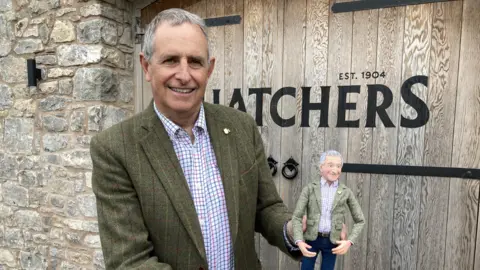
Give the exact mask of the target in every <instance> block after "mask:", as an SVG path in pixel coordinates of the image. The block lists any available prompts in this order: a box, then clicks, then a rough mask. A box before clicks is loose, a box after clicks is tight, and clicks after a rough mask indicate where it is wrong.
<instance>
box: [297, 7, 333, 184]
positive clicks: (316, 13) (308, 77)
mask: <svg viewBox="0 0 480 270" xmlns="http://www.w3.org/2000/svg"><path fill="white" fill-rule="evenodd" d="M329 9H330V6H329V1H328V0H307V32H306V44H307V46H306V55H305V83H304V86H306V87H311V90H310V103H320V102H322V98H321V91H322V90H321V86H325V85H327V61H328V18H329ZM308 113H309V114H310V117H309V122H308V125H309V127H306V128H305V129H304V130H303V145H304V146H305V147H303V153H302V164H301V165H302V167H301V170H302V172H303V173H302V184H303V186H305V185H307V184H308V183H310V182H312V181H318V179H320V177H321V176H320V169H319V167H318V165H319V160H320V154H321V153H322V152H323V151H324V150H325V149H324V145H325V142H324V141H325V134H324V132H325V131H324V129H323V128H319V125H320V116H321V112H320V111H319V110H314V111H313V110H312V111H310V112H308V111H304V110H302V114H308Z"/></svg>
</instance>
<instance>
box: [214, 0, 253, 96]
mask: <svg viewBox="0 0 480 270" xmlns="http://www.w3.org/2000/svg"><path fill="white" fill-rule="evenodd" d="M229 15H240V16H241V17H242V21H241V23H240V24H236V25H228V26H225V47H224V49H225V54H224V57H225V67H224V73H225V75H224V76H225V82H224V83H225V85H224V87H223V89H222V91H221V92H220V93H221V95H223V96H224V100H225V104H226V105H228V104H230V100H231V99H232V94H233V89H235V88H242V96H243V97H244V98H246V97H247V95H248V89H243V87H242V84H243V55H244V53H243V47H244V44H243V41H244V39H243V27H244V25H243V23H244V21H243V0H230V1H225V16H229Z"/></svg>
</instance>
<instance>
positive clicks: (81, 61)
mask: <svg viewBox="0 0 480 270" xmlns="http://www.w3.org/2000/svg"><path fill="white" fill-rule="evenodd" d="M57 58H58V64H59V65H60V66H78V65H85V64H93V63H99V62H100V61H101V60H102V46H101V45H60V46H58V47H57Z"/></svg>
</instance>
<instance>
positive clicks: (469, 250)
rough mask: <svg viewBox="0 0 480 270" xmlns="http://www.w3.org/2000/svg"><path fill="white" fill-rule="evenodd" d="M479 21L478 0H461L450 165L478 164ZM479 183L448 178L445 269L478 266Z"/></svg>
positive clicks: (478, 267) (479, 3)
mask: <svg viewBox="0 0 480 270" xmlns="http://www.w3.org/2000/svg"><path fill="white" fill-rule="evenodd" d="M479 22H480V2H479V1H477V0H464V1H463V16H462V32H461V33H462V34H461V46H460V64H459V70H458V93H457V106H456V112H455V131H454V142H453V159H452V166H453V167H468V168H480V151H478V149H480V121H479V119H480V76H478V74H479V73H478V71H480V61H479V58H478V56H479V55H480V34H479V30H478V29H479ZM479 185H480V181H477V180H460V179H456V180H451V181H450V200H449V205H448V210H449V211H448V223H447V244H446V250H448V251H449V252H447V254H446V256H445V269H480V262H479V257H478V253H479V251H478V249H479V248H480V245H479V242H480V240H479V234H477V233H476V232H477V231H478V227H479V216H478V211H479ZM475 244H477V245H476V247H475ZM475 250H476V253H475Z"/></svg>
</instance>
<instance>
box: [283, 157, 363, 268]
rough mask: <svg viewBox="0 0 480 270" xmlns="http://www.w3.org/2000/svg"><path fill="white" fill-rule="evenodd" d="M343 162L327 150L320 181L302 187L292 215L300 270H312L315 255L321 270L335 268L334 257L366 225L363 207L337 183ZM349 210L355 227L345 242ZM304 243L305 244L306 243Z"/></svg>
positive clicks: (341, 251) (321, 167)
mask: <svg viewBox="0 0 480 270" xmlns="http://www.w3.org/2000/svg"><path fill="white" fill-rule="evenodd" d="M342 166H343V160H342V156H341V154H340V153H339V152H337V151H334V150H330V151H327V152H324V153H322V155H321V156H320V174H321V176H322V177H321V179H320V181H318V180H316V181H314V182H312V183H310V184H308V185H307V186H306V187H304V188H303V190H302V193H301V194H300V198H299V199H298V202H297V206H296V208H295V211H294V212H293V219H292V223H293V237H294V239H295V243H296V244H297V245H298V247H299V248H300V251H301V252H302V254H303V256H304V257H303V259H302V268H301V269H302V270H310V269H312V270H313V269H314V266H315V261H316V259H317V256H318V252H321V253H322V265H321V270H333V269H334V268H335V261H336V255H337V254H339V255H343V254H345V253H347V251H348V249H349V248H350V246H351V245H353V243H354V242H355V240H356V238H357V237H358V235H359V234H360V232H361V231H362V228H363V226H364V225H365V218H364V217H363V212H362V208H361V207H360V204H359V203H358V201H357V200H356V199H355V195H354V194H353V192H352V191H351V190H350V189H349V188H348V187H346V186H345V185H343V184H339V183H338V179H339V177H340V174H341V172H342ZM347 211H350V214H351V215H352V217H353V221H354V223H355V224H354V225H353V229H352V233H351V234H350V236H349V238H348V240H344V239H345V236H343V237H342V236H341V235H342V234H344V233H345V232H344V231H343V230H344V226H345V225H344V222H345V213H346V212H347ZM304 213H307V228H306V231H305V230H302V221H301V220H302V217H303V215H304ZM305 240H306V241H305Z"/></svg>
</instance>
